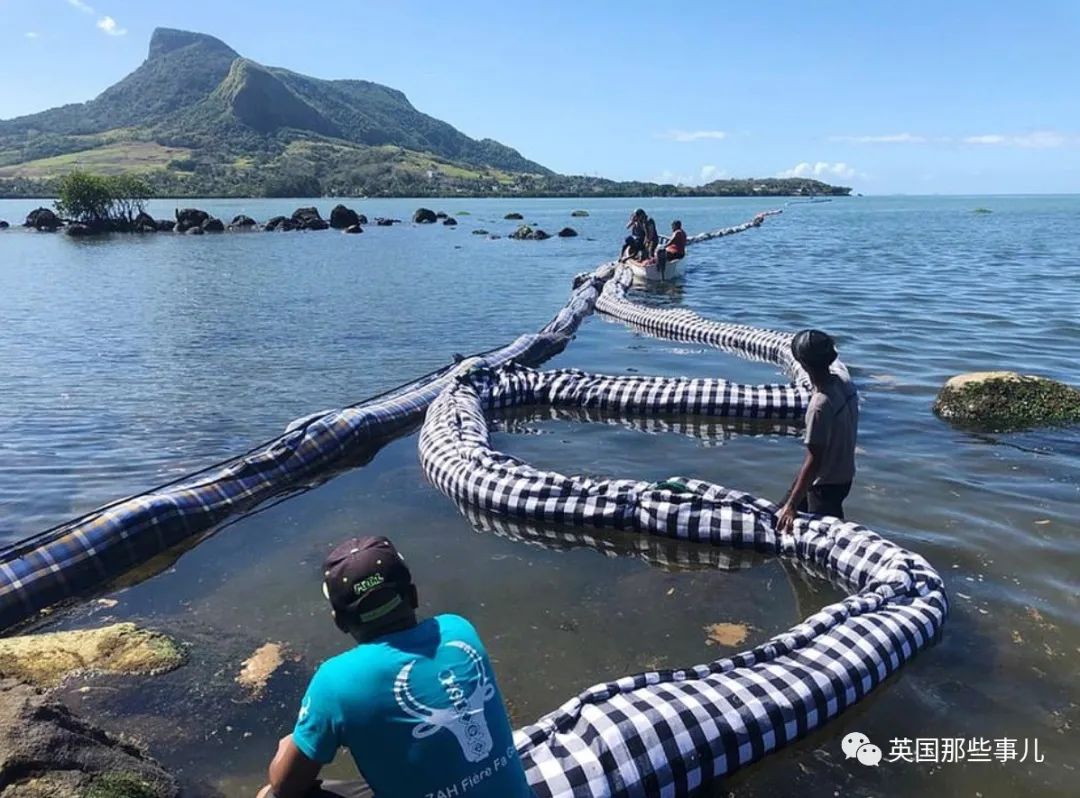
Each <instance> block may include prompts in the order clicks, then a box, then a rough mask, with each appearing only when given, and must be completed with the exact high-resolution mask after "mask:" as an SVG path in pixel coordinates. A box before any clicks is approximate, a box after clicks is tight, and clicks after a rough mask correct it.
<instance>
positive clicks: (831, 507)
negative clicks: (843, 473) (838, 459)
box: [797, 482, 851, 518]
mask: <svg viewBox="0 0 1080 798" xmlns="http://www.w3.org/2000/svg"><path fill="white" fill-rule="evenodd" d="M850 492H851V483H850V482H845V483H844V484H843V485H814V486H812V487H811V488H810V490H809V491H807V493H806V498H805V499H803V500H802V504H800V505H799V506H798V508H797V509H798V511H799V512H800V513H813V514H814V515H832V516H836V517H837V518H843V517H844V499H846V498H847V495H848V494H849V493H850Z"/></svg>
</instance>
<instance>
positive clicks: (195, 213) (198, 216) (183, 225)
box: [176, 208, 210, 233]
mask: <svg viewBox="0 0 1080 798" xmlns="http://www.w3.org/2000/svg"><path fill="white" fill-rule="evenodd" d="M209 218H210V214H208V213H207V212H206V211H202V210H199V209H198V208H184V209H183V210H177V211H176V232H178V233H186V232H187V231H188V230H191V229H192V228H195V227H202V224H203V222H205V221H206V220H207V219H209Z"/></svg>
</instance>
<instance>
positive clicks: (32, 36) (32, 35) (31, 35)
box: [23, 30, 40, 39]
mask: <svg viewBox="0 0 1080 798" xmlns="http://www.w3.org/2000/svg"><path fill="white" fill-rule="evenodd" d="M23 36H25V37H26V38H27V39H37V38H38V37H39V36H40V34H39V33H37V32H36V31H32V30H28V31H27V32H26V33H24V34H23Z"/></svg>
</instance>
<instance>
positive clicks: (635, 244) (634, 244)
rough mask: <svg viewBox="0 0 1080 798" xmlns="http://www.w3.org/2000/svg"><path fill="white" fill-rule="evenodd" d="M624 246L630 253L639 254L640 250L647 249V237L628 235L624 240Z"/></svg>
mask: <svg viewBox="0 0 1080 798" xmlns="http://www.w3.org/2000/svg"><path fill="white" fill-rule="evenodd" d="M623 244H624V246H626V247H627V249H628V250H629V253H628V254H630V255H637V254H638V253H639V252H644V251H645V239H643V238H635V237H634V236H627V237H626V241H624V242H623Z"/></svg>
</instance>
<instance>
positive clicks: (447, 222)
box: [442, 216, 457, 227]
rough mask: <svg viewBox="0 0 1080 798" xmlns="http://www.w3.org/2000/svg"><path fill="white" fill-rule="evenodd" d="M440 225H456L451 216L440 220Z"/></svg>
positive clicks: (455, 220)
mask: <svg viewBox="0 0 1080 798" xmlns="http://www.w3.org/2000/svg"><path fill="white" fill-rule="evenodd" d="M442 223H443V224H445V225H446V226H447V227H455V226H456V225H457V219H455V218H454V217H453V216H447V217H446V218H445V219H443V220H442Z"/></svg>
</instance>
